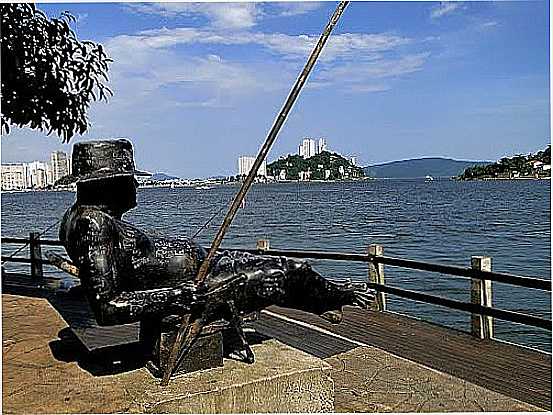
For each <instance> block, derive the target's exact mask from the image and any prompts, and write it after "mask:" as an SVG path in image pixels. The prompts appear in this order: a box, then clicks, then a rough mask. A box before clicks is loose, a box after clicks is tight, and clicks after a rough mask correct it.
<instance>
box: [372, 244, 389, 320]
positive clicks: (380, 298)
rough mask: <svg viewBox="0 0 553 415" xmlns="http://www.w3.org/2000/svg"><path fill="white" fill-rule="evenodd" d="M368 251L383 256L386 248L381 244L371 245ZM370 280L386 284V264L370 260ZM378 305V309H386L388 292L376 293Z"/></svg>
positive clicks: (373, 254)
mask: <svg viewBox="0 0 553 415" xmlns="http://www.w3.org/2000/svg"><path fill="white" fill-rule="evenodd" d="M368 253H369V255H372V256H382V255H384V248H383V247H382V246H381V245H369V249H368ZM369 281H370V282H372V283H374V284H382V285H384V264H375V263H373V262H369ZM376 307H377V310H378V311H386V293H383V292H377V293H376Z"/></svg>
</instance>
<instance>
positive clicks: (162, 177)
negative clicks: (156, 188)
mask: <svg viewBox="0 0 553 415" xmlns="http://www.w3.org/2000/svg"><path fill="white" fill-rule="evenodd" d="M150 179H151V180H156V181H158V182H162V181H164V180H175V179H178V177H175V176H169V175H168V174H165V173H154V174H152V177H151V178H150Z"/></svg>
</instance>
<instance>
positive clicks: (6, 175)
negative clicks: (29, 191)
mask: <svg viewBox="0 0 553 415" xmlns="http://www.w3.org/2000/svg"><path fill="white" fill-rule="evenodd" d="M27 187H28V186H27V166H26V165H25V164H24V163H17V164H15V163H10V164H2V190H21V189H26V188H27Z"/></svg>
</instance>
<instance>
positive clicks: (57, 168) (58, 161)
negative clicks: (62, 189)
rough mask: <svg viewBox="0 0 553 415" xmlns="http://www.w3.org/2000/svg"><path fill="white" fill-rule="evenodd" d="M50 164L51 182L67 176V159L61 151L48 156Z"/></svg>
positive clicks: (68, 167) (68, 170)
mask: <svg viewBox="0 0 553 415" xmlns="http://www.w3.org/2000/svg"><path fill="white" fill-rule="evenodd" d="M50 163H51V166H52V181H53V182H54V183H56V181H58V180H59V179H61V178H62V177H64V176H67V175H68V174H69V172H70V162H69V157H68V156H67V154H65V153H64V152H63V151H54V152H53V153H52V154H51V155H50Z"/></svg>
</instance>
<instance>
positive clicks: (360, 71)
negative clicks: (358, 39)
mask: <svg viewBox="0 0 553 415" xmlns="http://www.w3.org/2000/svg"><path fill="white" fill-rule="evenodd" d="M429 56H430V54H429V53H427V52H425V53H416V54H409V55H405V56H401V57H398V58H391V59H385V58H380V59H375V60H374V61H370V62H349V63H346V64H343V65H340V66H336V67H332V68H328V69H324V70H322V71H321V72H320V73H319V74H318V76H317V80H319V81H320V82H322V83H327V84H328V83H331V82H334V83H336V84H342V85H344V87H346V88H347V89H348V90H349V91H351V92H380V91H387V90H389V89H391V87H392V82H393V81H394V80H395V79H397V78H399V77H402V76H404V75H407V74H411V73H414V72H418V71H420V70H422V69H423V67H424V64H425V63H426V61H427V60H428V57H429Z"/></svg>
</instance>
